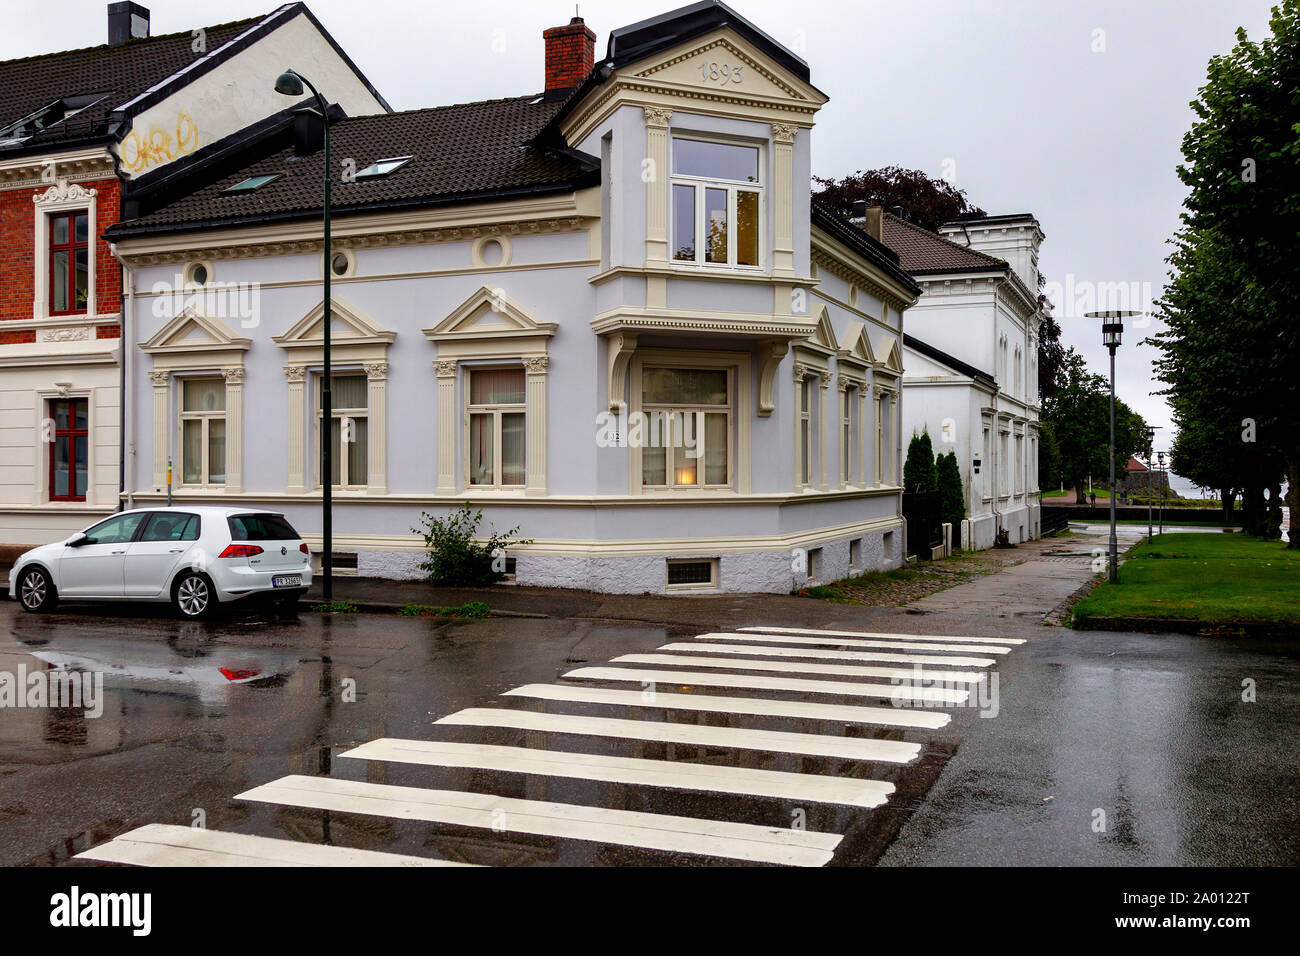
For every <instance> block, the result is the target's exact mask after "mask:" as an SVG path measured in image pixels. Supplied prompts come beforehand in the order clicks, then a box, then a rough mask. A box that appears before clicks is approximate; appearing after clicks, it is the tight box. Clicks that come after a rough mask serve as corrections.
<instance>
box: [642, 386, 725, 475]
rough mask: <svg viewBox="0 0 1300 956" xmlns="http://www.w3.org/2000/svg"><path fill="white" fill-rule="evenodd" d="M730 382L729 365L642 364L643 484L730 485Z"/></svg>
mask: <svg viewBox="0 0 1300 956" xmlns="http://www.w3.org/2000/svg"><path fill="white" fill-rule="evenodd" d="M732 388H733V386H732V373H731V371H730V370H729V369H725V368H665V367H652V366H646V367H645V368H644V369H643V370H642V373H641V412H642V414H643V415H644V421H645V427H644V430H643V435H642V441H641V484H642V486H643V487H646V488H696V487H705V488H723V487H729V486H730V485H731V481H732V467H731V406H732V402H731V396H732Z"/></svg>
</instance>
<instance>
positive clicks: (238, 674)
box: [217, 667, 262, 680]
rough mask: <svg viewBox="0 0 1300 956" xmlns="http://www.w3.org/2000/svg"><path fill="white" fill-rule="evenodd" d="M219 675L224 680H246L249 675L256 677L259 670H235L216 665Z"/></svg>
mask: <svg viewBox="0 0 1300 956" xmlns="http://www.w3.org/2000/svg"><path fill="white" fill-rule="evenodd" d="M217 670H219V671H221V676H222V677H224V678H225V679H226V680H248V679H249V678H250V677H256V676H257V675H258V674H260V673H262V672H261V671H250V670H235V669H232V668H229V667H218V668H217Z"/></svg>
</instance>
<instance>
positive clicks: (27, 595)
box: [18, 568, 59, 614]
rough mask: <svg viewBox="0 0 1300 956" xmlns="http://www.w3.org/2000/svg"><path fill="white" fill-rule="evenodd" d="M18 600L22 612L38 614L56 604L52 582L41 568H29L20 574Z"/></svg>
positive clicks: (57, 599)
mask: <svg viewBox="0 0 1300 956" xmlns="http://www.w3.org/2000/svg"><path fill="white" fill-rule="evenodd" d="M18 600H19V601H21V602H22V605H23V610H24V611H31V612H32V613H33V614H39V613H40V612H41V611H48V610H50V609H51V608H53V607H54V605H55V604H57V603H58V601H59V597H58V595H57V594H56V593H55V592H54V582H53V581H51V580H50V576H49V575H48V574H46V573H45V571H43V570H42V569H41V568H30V569H28V570H26V571H24V572H23V573H22V580H21V581H19V582H18Z"/></svg>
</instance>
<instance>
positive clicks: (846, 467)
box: [839, 379, 861, 488]
mask: <svg viewBox="0 0 1300 956" xmlns="http://www.w3.org/2000/svg"><path fill="white" fill-rule="evenodd" d="M841 381H842V383H843V385H844V387H843V388H842V389H840V409H839V420H840V446H841V447H840V487H842V488H847V487H848V486H849V485H851V484H853V461H854V459H855V458H857V457H860V456H857V455H854V454H853V451H854V448H853V443H854V439H855V438H857V433H858V429H855V428H854V427H853V415H854V408H855V407H856V406H857V402H858V389H859V388H860V387H861V386H859V385H858V383H857V382H854V381H851V380H847V379H842V380H841Z"/></svg>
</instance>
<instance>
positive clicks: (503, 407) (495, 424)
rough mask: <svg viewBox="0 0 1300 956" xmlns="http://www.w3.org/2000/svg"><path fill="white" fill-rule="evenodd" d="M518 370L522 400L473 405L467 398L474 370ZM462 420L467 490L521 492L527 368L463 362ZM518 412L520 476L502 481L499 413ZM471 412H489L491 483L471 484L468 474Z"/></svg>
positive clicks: (523, 486) (526, 482)
mask: <svg viewBox="0 0 1300 956" xmlns="http://www.w3.org/2000/svg"><path fill="white" fill-rule="evenodd" d="M515 370H518V371H519V372H521V373H522V374H523V376H524V400H523V401H522V402H494V403H492V404H489V405H475V404H473V403H472V402H471V401H470V396H471V395H472V394H473V382H472V381H471V379H472V378H473V375H474V373H475V372H501V371H515ZM464 394H465V416H464V417H465V422H464V428H463V441H464V448H465V455H464V459H465V473H464V475H463V476H462V478H463V480H464V484H465V489H466V490H467V491H520V492H522V491H523V490H524V488H525V487H526V486H527V484H528V371H527V369H526V368H524V366H522V365H515V364H510V363H507V364H504V365H501V364H495V365H467V366H465V385H464ZM513 414H521V415H523V416H524V480H523V481H521V482H518V483H517V484H509V485H507V484H504V483H503V482H502V481H501V478H502V476H503V471H502V468H501V464H502V462H501V451H502V441H501V416H502V415H513ZM475 415H491V416H492V482H491V484H474V483H473V482H472V481H471V480H470V478H471V476H472V473H473V466H472V459H473V447H472V445H471V443H470V435H471V434H472V431H471V429H470V420H471V419H472V418H473V416H475Z"/></svg>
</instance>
